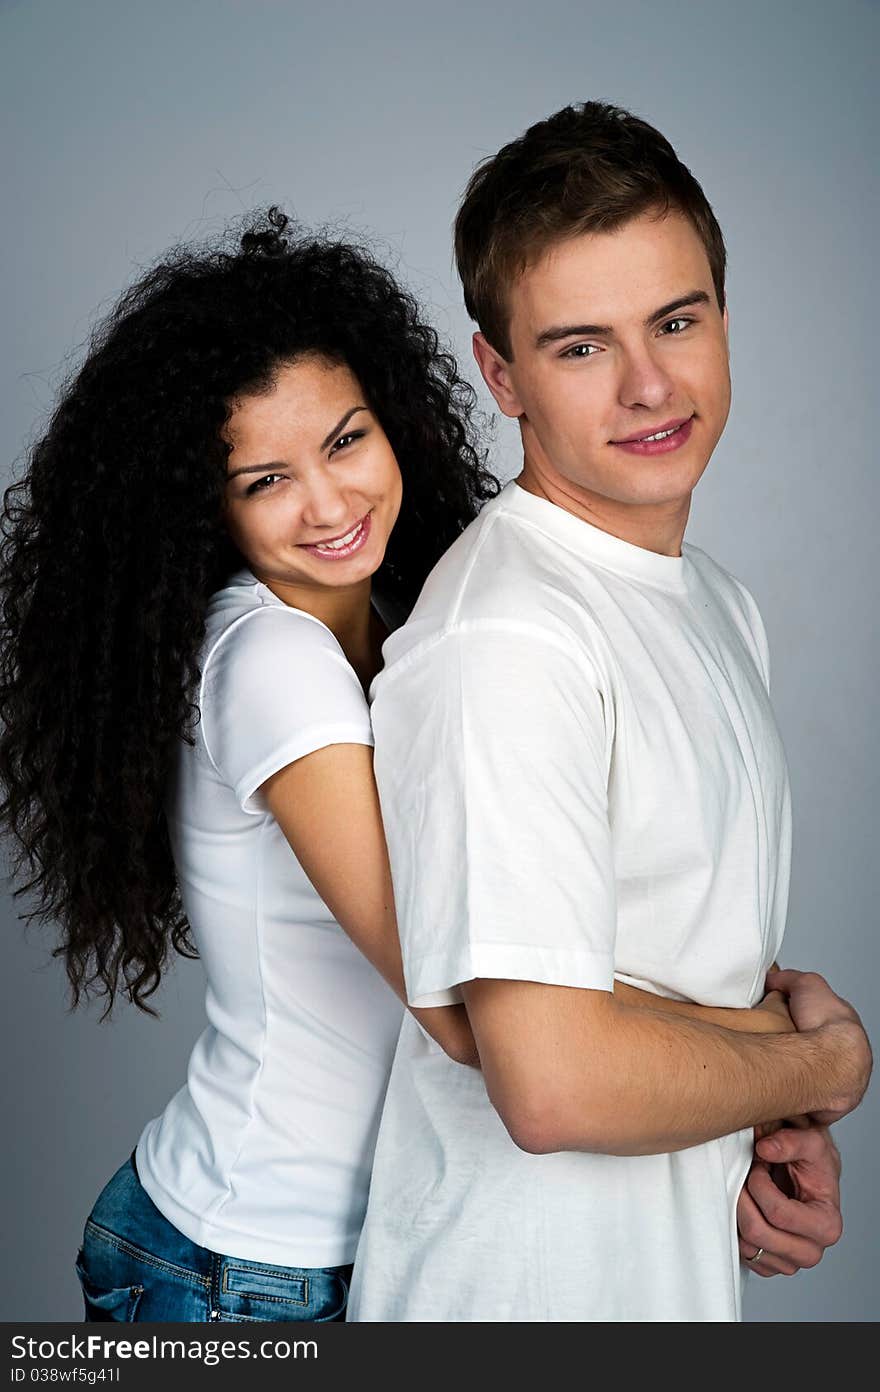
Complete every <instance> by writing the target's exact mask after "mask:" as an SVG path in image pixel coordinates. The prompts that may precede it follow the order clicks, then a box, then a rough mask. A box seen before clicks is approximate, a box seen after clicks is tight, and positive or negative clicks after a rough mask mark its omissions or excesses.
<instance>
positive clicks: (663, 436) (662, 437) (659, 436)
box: [642, 425, 681, 440]
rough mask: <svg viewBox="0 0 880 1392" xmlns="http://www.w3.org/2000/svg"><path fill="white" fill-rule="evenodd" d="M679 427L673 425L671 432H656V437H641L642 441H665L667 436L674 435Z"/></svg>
mask: <svg viewBox="0 0 880 1392" xmlns="http://www.w3.org/2000/svg"><path fill="white" fill-rule="evenodd" d="M680 429H681V426H680V425H674V426H673V427H672V429H671V430H658V431H657V434H656V435H643V436H642V439H643V440H665V439H666V437H667V435H674V434H675V432H676V430H680Z"/></svg>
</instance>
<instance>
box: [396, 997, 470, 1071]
mask: <svg viewBox="0 0 880 1392" xmlns="http://www.w3.org/2000/svg"><path fill="white" fill-rule="evenodd" d="M409 1010H410V1014H411V1015H412V1016H413V1017H414V1018H415V1019H416V1020H418V1022H419V1024H420V1025H421V1027H422V1029H423V1030H424V1031H425V1033H426V1034H429V1035H430V1036H431V1038H432V1039H433V1040H434V1041H435V1043H437V1044H439V1045H440V1048H441V1049H442V1050H443V1052H444V1054H448V1056H449V1057H450V1058H451V1059H452V1060H453V1062H454V1063H463V1064H465V1065H467V1066H468V1067H469V1068H479V1066H480V1055H479V1054H478V1053H477V1046H476V1044H475V1043H474V1033H473V1030H472V1029H471V1024H470V1020H469V1019H468V1013H467V1011H466V1010H465V1008H464V1006H463V1005H436V1006H434V1005H432V1006H424V1007H415V1006H410V1007H409Z"/></svg>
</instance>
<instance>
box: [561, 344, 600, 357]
mask: <svg viewBox="0 0 880 1392" xmlns="http://www.w3.org/2000/svg"><path fill="white" fill-rule="evenodd" d="M598 351H599V349H598V348H597V347H596V344H595V343H575V344H573V345H572V347H571V348H566V350H565V352H564V353H560V355H559V356H560V357H561V358H591V357H592V356H593V354H594V353H598Z"/></svg>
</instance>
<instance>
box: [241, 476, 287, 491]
mask: <svg viewBox="0 0 880 1392" xmlns="http://www.w3.org/2000/svg"><path fill="white" fill-rule="evenodd" d="M282 477H283V475H281V474H264V475H263V477H262V478H260V479H257V480H256V482H255V483H251V484H249V485H248V488H247V492H248V494H251V493H262V492H264V491H265V490H266V489H267V488H271V487H272V486H273V485H274V483H275V480H276V479H280V478H282Z"/></svg>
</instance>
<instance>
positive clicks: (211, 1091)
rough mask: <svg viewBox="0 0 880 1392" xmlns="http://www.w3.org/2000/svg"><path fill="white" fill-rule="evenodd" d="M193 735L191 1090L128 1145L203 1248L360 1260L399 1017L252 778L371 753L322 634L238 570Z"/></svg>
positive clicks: (182, 854) (179, 857)
mask: <svg viewBox="0 0 880 1392" xmlns="http://www.w3.org/2000/svg"><path fill="white" fill-rule="evenodd" d="M200 665H201V671H202V678H201V686H200V691H199V701H198V703H199V710H200V720H199V723H198V724H197V726H196V728H195V732H194V733H195V742H194V743H193V744H191V745H190V744H187V743H185V742H181V745H180V750H179V755H178V759H177V766H176V771H175V776H174V778H173V780H172V785H171V788H170V793H169V798H168V802H167V816H168V826H169V830H170V836H171V844H172V850H173V853H174V859H175V864H176V867H177V874H178V879H179V882H180V886H181V892H182V896H183V903H184V907H185V909H186V913H187V916H188V918H189V922H190V924H191V926H192V930H193V937H194V939H195V942H196V944H197V946H198V950H199V954H200V957H201V960H202V963H203V965H204V968H205V972H206V974H207V996H206V1011H207V1016H208V1022H209V1023H208V1027H207V1029H206V1030H205V1031H204V1033H203V1034H202V1035H201V1037H200V1038H199V1039H198V1041H197V1043H196V1045H195V1047H194V1049H193V1052H192V1056H191V1058H190V1061H189V1068H188V1072H187V1082H186V1084H185V1086H184V1087H182V1088H181V1090H180V1091H179V1092H178V1093H177V1094H176V1096H175V1097H173V1098H172V1100H171V1101H170V1102H169V1104H168V1106H167V1107H166V1109H165V1111H164V1112H163V1113H162V1115H161V1116H160V1117H157V1118H155V1119H154V1120H153V1121H151V1122H149V1123H148V1125H147V1126H146V1128H145V1129H144V1132H143V1134H142V1136H141V1138H140V1141H139V1143H138V1146H137V1153H136V1158H137V1166H138V1173H139V1175H140V1178H141V1183H142V1184H143V1186H144V1188H145V1189H146V1191H147V1193H148V1194H149V1196H150V1198H151V1199H152V1200H153V1202H154V1203H155V1204H156V1206H157V1208H158V1209H159V1210H160V1212H161V1213H163V1214H164V1215H165V1217H166V1218H168V1219H169V1221H170V1222H172V1223H173V1224H174V1225H175V1227H177V1228H179V1229H180V1231H181V1232H182V1233H184V1234H185V1235H186V1236H187V1237H189V1238H190V1239H191V1240H192V1241H193V1242H196V1243H198V1244H199V1245H200V1246H203V1247H207V1248H210V1249H211V1250H212V1251H215V1252H221V1253H224V1254H226V1255H229V1256H236V1257H242V1258H245V1259H248V1260H251V1261H261V1262H269V1263H273V1264H276V1265H281V1266H338V1265H343V1264H346V1263H348V1262H350V1261H351V1260H352V1259H353V1256H354V1251H355V1246H356V1243H357V1239H358V1233H359V1231H360V1227H361V1222H362V1220H363V1215H364V1209H365V1207H366V1199H367V1187H368V1184H369V1176H370V1165H371V1161H372V1157H373V1148H374V1145H375V1138H376V1129H377V1126H378V1120H379V1112H380V1108H381V1104H382V1098H383V1095H384V1091H385V1084H386V1080H387V1077H388V1070H389V1067H390V1063H391V1058H392V1054H393V1051H394V1045H395V1041H396V1039H397V1035H398V1031H399V1028H400V1021H401V1016H402V1007H401V1005H400V1003H399V1001H398V1000H397V998H396V996H395V995H394V993H393V992H392V991H391V989H390V987H388V986H387V985H386V983H385V982H384V981H383V980H382V978H381V977H380V976H379V975H378V974H377V972H376V971H375V970H374V968H373V967H371V966H370V964H369V963H368V962H367V960H366V958H365V957H363V956H362V955H361V953H360V952H359V951H358V950H357V948H356V947H355V946H354V945H353V943H352V942H351V941H350V939H349V938H348V937H347V935H346V934H345V933H344V932H343V930H342V928H340V926H339V924H338V923H337V922H336V920H335V919H334V918H333V915H332V914H331V912H330V910H329V909H328V908H327V907H326V906H325V905H324V903H323V901H322V900H321V899H320V898H319V896H318V894H317V893H316V891H315V889H314V888H313V887H312V885H311V883H310V881H309V880H308V878H307V877H306V875H305V872H304V871H303V869H302V867H301V866H300V864H299V862H298V861H297V859H296V856H295V855H294V853H293V851H292V849H291V847H290V845H289V844H288V842H287V841H286V840H285V837H284V835H283V833H282V832H281V830H280V828H279V826H278V824H277V822H276V821H275V819H274V818H273V817H272V815H271V813H270V812H269V811H268V810H267V808H266V806H265V805H264V803H263V800H262V798H261V795H260V793H259V788H260V786H261V784H263V783H264V782H265V780H266V779H267V778H268V777H269V776H270V775H271V774H273V773H275V772H277V771H278V770H279V769H281V768H283V767H284V766H285V765H287V764H290V763H292V762H293V761H294V760H296V759H299V758H301V757H302V756H303V755H306V754H309V753H311V752H313V751H314V750H316V749H321V748H323V747H324V746H326V745H330V744H366V745H372V743H373V738H372V733H371V729H370V717H369V710H368V707H367V702H366V699H365V697H364V693H363V690H362V689H361V686H360V683H359V681H358V678H357V676H356V674H355V672H354V671H353V669H352V667H351V666H350V665H349V663H348V661H347V660H346V658H345V655H344V654H343V652H342V649H341V648H340V646H339V644H338V642H337V641H336V639H335V637H334V636H333V634H332V633H331V632H330V630H329V629H328V628H327V627H326V626H325V625H324V624H322V623H321V622H320V621H319V620H318V619H315V618H313V617H312V616H311V615H309V614H306V613H304V612H303V611H301V610H298V609H293V608H290V607H289V606H288V605H285V604H284V603H283V602H282V601H281V600H280V599H278V598H277V597H276V596H275V595H274V594H273V593H272V592H271V590H269V589H268V588H267V587H266V586H265V585H263V584H261V583H259V582H258V581H256V580H255V579H254V576H253V575H252V574H251V573H250V572H249V571H247V570H242V571H240V572H239V573H237V574H236V575H235V576H233V577H232V579H231V580H230V581H229V583H228V584H227V585H226V587H225V588H224V589H223V590H221V591H219V592H218V593H217V594H216V595H214V596H213V598H212V600H211V603H210V607H209V611H208V617H207V629H206V637H205V642H204V646H203V649H202V658H201V664H200Z"/></svg>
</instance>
